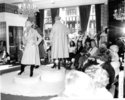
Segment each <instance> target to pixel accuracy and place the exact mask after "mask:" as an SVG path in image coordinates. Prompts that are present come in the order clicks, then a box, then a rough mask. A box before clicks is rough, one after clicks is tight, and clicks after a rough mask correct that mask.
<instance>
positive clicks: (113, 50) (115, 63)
mask: <svg viewBox="0 0 125 100" xmlns="http://www.w3.org/2000/svg"><path fill="white" fill-rule="evenodd" d="M109 50H110V54H111V65H112V67H113V68H114V70H115V73H116V74H115V76H117V75H118V74H119V67H120V62H119V55H118V51H119V47H118V46H117V45H111V46H110V48H109Z"/></svg>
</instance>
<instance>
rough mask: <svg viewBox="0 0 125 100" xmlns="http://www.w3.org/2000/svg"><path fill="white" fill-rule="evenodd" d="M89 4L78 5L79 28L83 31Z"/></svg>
mask: <svg viewBox="0 0 125 100" xmlns="http://www.w3.org/2000/svg"><path fill="white" fill-rule="evenodd" d="M90 8H91V5H84V6H79V14H80V21H81V30H82V33H84V32H85V31H86V29H87V25H88V20H89V15H90Z"/></svg>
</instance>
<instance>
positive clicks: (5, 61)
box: [0, 47, 10, 64]
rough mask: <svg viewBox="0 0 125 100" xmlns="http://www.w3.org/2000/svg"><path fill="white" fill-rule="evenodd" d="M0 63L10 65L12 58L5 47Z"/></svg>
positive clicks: (0, 56) (0, 55)
mask: <svg viewBox="0 0 125 100" xmlns="http://www.w3.org/2000/svg"><path fill="white" fill-rule="evenodd" d="M0 62H1V63H2V64H9V63H10V56H9V54H8V53H7V51H6V48H5V47H3V51H2V52H1V53H0Z"/></svg>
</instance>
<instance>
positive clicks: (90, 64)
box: [83, 58, 115, 90]
mask: <svg viewBox="0 0 125 100" xmlns="http://www.w3.org/2000/svg"><path fill="white" fill-rule="evenodd" d="M99 68H103V69H104V70H105V71H106V72H107V73H108V77H109V83H108V84H107V85H106V88H107V89H108V90H109V89H110V88H111V85H112V83H113V82H114V78H115V71H114V68H113V67H112V65H111V63H110V61H103V60H100V59H95V58H91V59H90V58H89V59H88V61H87V63H86V64H85V65H84V67H83V72H85V73H87V74H89V73H90V74H89V75H90V76H91V77H92V78H94V75H95V72H96V70H97V69H99Z"/></svg>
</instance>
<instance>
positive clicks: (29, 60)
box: [21, 28, 42, 65]
mask: <svg viewBox="0 0 125 100" xmlns="http://www.w3.org/2000/svg"><path fill="white" fill-rule="evenodd" d="M41 40H42V37H41V36H40V34H39V33H38V32H37V31H36V30H34V29H33V28H31V29H30V30H29V32H25V33H24V36H23V42H24V45H25V49H24V51H23V57H22V60H21V64H25V65H40V56H39V49H38V45H39V43H40V42H41Z"/></svg>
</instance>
